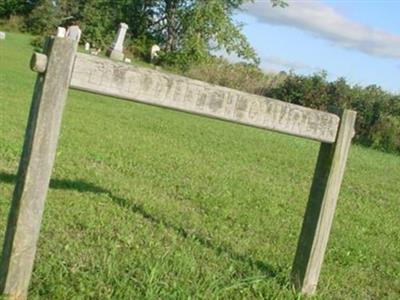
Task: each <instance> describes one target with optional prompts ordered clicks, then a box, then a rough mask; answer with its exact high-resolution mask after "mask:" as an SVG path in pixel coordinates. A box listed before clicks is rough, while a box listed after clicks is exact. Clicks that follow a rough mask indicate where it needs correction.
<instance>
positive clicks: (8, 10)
mask: <svg viewBox="0 0 400 300" xmlns="http://www.w3.org/2000/svg"><path fill="white" fill-rule="evenodd" d="M37 2H38V1H34V0H32V1H28V0H1V1H0V18H9V17H10V16H13V15H27V14H29V13H30V12H31V11H32V9H33V8H34V7H35V5H36V4H37Z"/></svg>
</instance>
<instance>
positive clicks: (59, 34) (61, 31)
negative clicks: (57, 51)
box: [57, 27, 67, 38]
mask: <svg viewBox="0 0 400 300" xmlns="http://www.w3.org/2000/svg"><path fill="white" fill-rule="evenodd" d="M66 32H67V31H66V30H65V28H64V27H57V37H61V38H63V37H65V34H66Z"/></svg>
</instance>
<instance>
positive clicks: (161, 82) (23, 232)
mask: <svg viewBox="0 0 400 300" xmlns="http://www.w3.org/2000/svg"><path fill="white" fill-rule="evenodd" d="M76 49H77V44H76V42H75V41H72V40H68V39H65V38H54V39H49V40H48V42H47V44H46V47H45V53H44V54H34V56H33V59H32V66H31V67H32V70H34V71H36V72H38V73H39V74H38V77H37V81H36V86H35V91H34V94H33V98H32V106H31V111H30V115H29V119H28V126H27V130H26V134H25V143H24V148H23V153H22V157H21V161H20V165H19V170H18V175H17V183H16V187H15V191H14V195H13V199H12V204H11V209H10V214H9V218H8V225H7V230H6V235H5V241H4V246H3V253H2V258H1V265H0V291H1V293H2V294H4V295H5V296H7V297H8V298H9V299H26V297H27V293H28V286H29V281H30V277H31V274H32V269H33V262H34V257H35V252H36V244H37V240H38V237H39V231H40V224H41V220H42V214H43V209H44V203H45V198H46V194H47V190H48V186H49V181H50V176H51V170H52V168H53V164H54V159H55V153H56V147H57V141H58V137H59V131H60V125H61V119H62V112H63V108H64V103H65V100H66V98H67V93H68V88H69V87H71V88H74V89H79V90H84V91H89V92H94V93H99V94H102V95H110V96H114V97H118V98H122V99H127V100H132V101H138V102H142V103H146V104H150V105H156V106H162V107H166V108H170V109H175V110H180V111H185V112H189V113H194V114H198V115H204V116H208V117H212V118H218V119H222V120H226V121H231V122H236V123H241V124H245V125H249V126H254V127H259V128H264V129H270V130H274V131H278V132H282V133H286V134H291V135H295V136H300V137H305V138H309V139H313V140H317V141H321V142H322V143H321V148H320V152H319V156H318V161H317V166H316V169H315V174H314V179H313V184H312V188H311V192H310V196H309V200H308V204H307V208H306V212H305V217H304V222H303V227H302V231H301V234H300V238H299V242H298V247H297V251H296V255H295V259H294V263H293V268H292V281H293V284H294V285H295V287H296V288H297V289H298V290H299V291H300V292H301V293H303V294H312V293H314V292H315V290H316V286H317V283H318V278H319V274H320V271H321V267H322V262H323V258H324V254H325V250H326V246H327V243H328V238H329V233H330V229H331V226H332V221H333V216H334V212H335V207H336V203H337V199H338V196H339V191H340V186H341V183H342V179H343V174H344V170H345V165H346V161H347V156H348V152H349V149H350V145H351V139H352V137H353V135H354V122H355V117H356V113H355V112H354V111H349V110H345V111H344V112H343V113H342V114H341V116H340V117H338V116H337V115H334V114H331V113H326V112H321V111H318V110H313V109H309V108H305V107H301V106H298V105H293V104H289V103H286V102H283V101H279V100H274V99H270V98H265V97H261V96H256V95H251V94H248V93H243V92H240V91H236V90H232V89H228V88H224V87H220V86H215V85H211V84H208V83H204V82H201V81H197V80H192V79H188V78H185V77H182V76H177V75H173V74H168V73H165V72H161V71H156V70H152V69H148V68H143V67H137V66H132V65H126V64H122V63H117V62H113V61H111V60H107V59H103V58H98V57H94V56H89V55H84V54H78V53H76Z"/></svg>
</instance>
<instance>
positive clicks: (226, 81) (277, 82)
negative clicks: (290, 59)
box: [185, 59, 400, 153]
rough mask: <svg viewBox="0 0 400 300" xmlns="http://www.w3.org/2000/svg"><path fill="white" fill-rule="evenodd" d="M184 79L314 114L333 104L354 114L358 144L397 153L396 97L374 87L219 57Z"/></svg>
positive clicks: (399, 119)
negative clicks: (268, 69)
mask: <svg viewBox="0 0 400 300" xmlns="http://www.w3.org/2000/svg"><path fill="white" fill-rule="evenodd" d="M185 75H187V76H190V77H193V78H196V79H199V80H204V81H207V82H210V83H214V84H219V85H223V86H227V87H231V88H235V89H239V90H243V91H247V92H250V93H255V94H259V95H263V96H266V97H271V98H276V99H280V100H283V101H287V102H290V103H294V104H298V105H303V106H307V107H311V108H315V109H319V110H328V107H332V106H333V107H336V108H340V109H353V110H356V111H357V113H358V115H357V122H356V136H355V141H356V142H357V143H359V144H362V145H365V146H368V147H373V148H375V149H380V150H383V151H387V152H393V153H400V95H394V94H391V93H389V92H387V91H384V90H383V89H382V88H381V87H379V86H377V85H370V86H367V87H363V86H360V85H350V84H349V83H348V82H347V81H346V79H345V78H339V79H337V80H336V81H333V82H329V81H328V80H327V75H326V73H324V72H320V73H315V74H313V75H308V76H306V75H298V74H294V73H289V74H286V73H279V74H265V73H264V72H262V71H261V70H260V69H259V68H258V67H256V66H253V65H247V64H243V63H239V64H230V63H228V62H227V61H225V60H223V59H214V60H212V61H211V62H210V63H208V64H202V65H197V66H192V67H191V68H190V69H189V70H188V71H186V72H185Z"/></svg>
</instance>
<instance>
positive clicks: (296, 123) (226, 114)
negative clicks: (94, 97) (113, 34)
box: [71, 54, 339, 143]
mask: <svg viewBox="0 0 400 300" xmlns="http://www.w3.org/2000/svg"><path fill="white" fill-rule="evenodd" d="M71 87H72V88H74V89H79V90H84V91H90V92H94V93H99V94H103V95H110V96H115V97H118V98H124V99H127V100H132V101H138V102H143V103H147V104H151V105H157V106H162V107H167V108H172V109H176V110H181V111H185V112H190V113H194V114H199V115H204V116H208V117H213V118H218V119H223V120H227V121H232V122H237V123H241V124H246V125H250V126H255V127H260V128H264V129H270V130H274V131H278V132H282V133H287V134H291V135H295V136H301V137H305V138H310V139H314V140H317V141H322V142H326V143H333V142H334V141H335V138H336V134H337V129H338V124H339V118H338V117H337V116H336V115H334V114H331V113H327V112H321V111H318V110H313V109H309V108H305V107H302V106H298V105H294V104H290V103H286V102H283V101H279V100H274V99H270V98H265V97H261V96H257V95H252V94H248V93H244V92H240V91H236V90H233V89H228V88H224V87H220V86H215V85H212V84H208V83H204V82H201V81H197V80H193V79H188V78H185V77H182V76H177V75H173V74H168V73H164V72H161V71H156V70H153V69H149V68H143V67H137V66H132V65H127V64H123V63H118V62H114V61H111V60H108V59H103V58H99V57H95V56H90V55H85V54H77V59H76V63H75V67H74V71H73V75H72V80H71Z"/></svg>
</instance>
